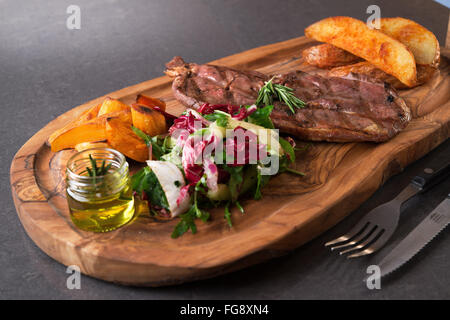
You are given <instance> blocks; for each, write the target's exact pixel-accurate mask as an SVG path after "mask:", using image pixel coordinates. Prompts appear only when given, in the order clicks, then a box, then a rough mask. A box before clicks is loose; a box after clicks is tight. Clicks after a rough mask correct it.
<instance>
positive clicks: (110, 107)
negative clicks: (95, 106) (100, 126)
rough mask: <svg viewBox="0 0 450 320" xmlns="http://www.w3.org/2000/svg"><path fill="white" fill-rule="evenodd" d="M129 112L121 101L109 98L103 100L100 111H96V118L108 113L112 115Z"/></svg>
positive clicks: (127, 107)
mask: <svg viewBox="0 0 450 320" xmlns="http://www.w3.org/2000/svg"><path fill="white" fill-rule="evenodd" d="M126 110H128V111H129V110H130V106H128V105H126V104H125V103H123V102H122V101H119V100H116V99H112V98H110V97H107V98H105V100H104V101H103V103H102V106H101V107H100V110H99V111H98V116H102V115H105V114H108V113H113V112H116V111H126Z"/></svg>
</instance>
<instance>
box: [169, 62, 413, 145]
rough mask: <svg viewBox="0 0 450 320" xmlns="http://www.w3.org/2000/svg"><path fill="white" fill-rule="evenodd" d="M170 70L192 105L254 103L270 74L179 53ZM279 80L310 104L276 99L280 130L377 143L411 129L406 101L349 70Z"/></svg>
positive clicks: (176, 87)
mask: <svg viewBox="0 0 450 320" xmlns="http://www.w3.org/2000/svg"><path fill="white" fill-rule="evenodd" d="M166 66H167V70H166V73H167V74H168V75H170V76H173V77H175V79H174V81H173V85H172V89H173V92H174V95H175V97H176V99H177V100H179V101H180V102H181V103H182V104H184V105H185V106H187V107H191V108H194V109H198V108H200V107H201V106H202V105H203V104H204V103H209V104H233V105H251V104H253V103H255V101H256V98H257V96H258V91H259V90H260V88H261V87H262V86H263V85H264V81H267V80H268V79H269V78H270V77H269V76H266V75H264V74H262V73H259V72H255V71H242V70H236V69H232V68H228V67H223V66H214V65H208V64H206V65H197V64H194V63H189V64H187V63H185V62H184V61H183V60H182V59H181V58H180V57H175V58H174V59H173V60H172V61H171V62H169V63H168V64H167V65H166ZM273 82H274V83H279V84H282V85H285V86H287V87H290V88H292V89H294V92H295V95H296V96H297V97H299V98H300V99H302V100H303V101H305V102H306V106H305V107H304V108H299V109H296V110H295V114H292V112H291V111H290V109H289V108H288V107H287V106H286V105H285V104H283V103H281V102H276V103H275V104H274V105H275V106H274V110H273V111H272V114H271V119H272V121H273V123H274V125H275V127H276V128H278V129H279V130H280V132H284V133H288V134H291V135H294V136H296V137H297V138H300V139H304V140H313V141H333V142H352V141H374V142H382V141H386V140H388V139H390V138H392V137H393V136H394V135H396V134H397V133H398V132H399V131H400V130H402V129H403V128H405V127H406V125H407V124H408V122H409V120H410V118H411V115H410V110H409V108H408V107H407V106H406V104H405V102H404V101H403V99H401V98H400V97H399V96H398V95H397V93H396V92H395V91H394V90H393V89H392V88H391V87H390V86H389V85H387V84H384V83H382V82H376V81H375V82H373V81H372V80H371V79H370V78H367V77H364V76H359V75H355V74H350V75H348V76H347V77H345V78H338V77H330V78H325V77H321V76H317V75H311V74H308V73H305V72H302V71H294V72H290V73H287V74H282V75H276V76H275V78H274V80H273Z"/></svg>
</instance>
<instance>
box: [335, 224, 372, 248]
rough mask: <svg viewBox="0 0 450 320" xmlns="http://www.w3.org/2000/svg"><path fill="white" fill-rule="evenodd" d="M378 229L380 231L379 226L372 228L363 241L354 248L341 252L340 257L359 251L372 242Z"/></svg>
mask: <svg viewBox="0 0 450 320" xmlns="http://www.w3.org/2000/svg"><path fill="white" fill-rule="evenodd" d="M377 229H378V226H373V227H372V228H370V229H369V232H366V235H365V236H364V237H362V239H360V240H359V241H358V242H357V243H355V245H354V246H352V247H351V248H348V249H346V250H344V251H341V252H339V255H343V254H346V253H348V252H351V251H355V250H359V249H361V248H363V247H365V246H366V245H367V244H368V243H369V242H371V241H372V239H373V237H374V235H376V234H377V233H376V230H377Z"/></svg>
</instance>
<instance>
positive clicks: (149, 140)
mask: <svg viewBox="0 0 450 320" xmlns="http://www.w3.org/2000/svg"><path fill="white" fill-rule="evenodd" d="M131 129H132V130H133V132H134V133H135V134H136V135H137V136H138V137H139V138H141V139H142V140H144V142H145V144H146V145H147V147H150V146H151V147H152V156H153V157H155V159H156V160H159V159H160V158H161V156H162V155H164V154H165V153H166V152H165V151H164V150H163V147H162V146H160V145H159V143H158V136H154V137H150V136H148V135H147V134H145V133H144V132H143V131H142V130H140V129H138V128H136V127H135V126H131ZM164 141H165V140H164ZM163 144H164V142H163Z"/></svg>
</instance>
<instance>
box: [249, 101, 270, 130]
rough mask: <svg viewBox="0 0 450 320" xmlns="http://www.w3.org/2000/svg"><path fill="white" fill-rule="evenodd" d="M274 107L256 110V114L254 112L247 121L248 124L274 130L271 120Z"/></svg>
mask: <svg viewBox="0 0 450 320" xmlns="http://www.w3.org/2000/svg"><path fill="white" fill-rule="evenodd" d="M272 110H273V105H267V106H265V107H259V108H257V109H256V111H255V112H253V113H252V114H251V115H249V116H248V117H247V118H246V120H247V122H250V123H253V124H256V125H258V126H261V127H264V128H267V129H274V128H275V127H274V125H273V123H272V120H271V119H270V114H271V113H272Z"/></svg>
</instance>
